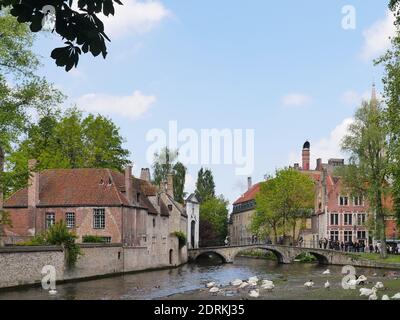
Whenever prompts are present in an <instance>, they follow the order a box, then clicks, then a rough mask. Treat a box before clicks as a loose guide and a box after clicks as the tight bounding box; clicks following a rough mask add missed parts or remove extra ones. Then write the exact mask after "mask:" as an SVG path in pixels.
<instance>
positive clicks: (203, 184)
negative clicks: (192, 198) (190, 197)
mask: <svg viewBox="0 0 400 320" xmlns="http://www.w3.org/2000/svg"><path fill="white" fill-rule="evenodd" d="M195 193H196V196H197V198H198V199H199V200H200V201H207V200H208V199H212V198H215V183H214V177H213V174H212V172H211V170H210V169H203V168H201V169H200V170H199V172H198V174H197V182H196V191H195Z"/></svg>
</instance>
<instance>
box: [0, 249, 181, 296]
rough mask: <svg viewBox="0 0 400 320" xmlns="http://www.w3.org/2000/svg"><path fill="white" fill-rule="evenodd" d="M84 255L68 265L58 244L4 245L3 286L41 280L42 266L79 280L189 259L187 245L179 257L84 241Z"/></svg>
mask: <svg viewBox="0 0 400 320" xmlns="http://www.w3.org/2000/svg"><path fill="white" fill-rule="evenodd" d="M81 251H82V256H80V257H79V259H78V261H77V262H76V264H75V266H74V267H68V266H67V263H66V260H65V254H64V252H63V250H62V248H61V247H58V246H41V247H4V248H0V289H1V288H11V287H18V286H26V285H35V284H40V283H41V281H42V277H43V275H42V273H41V272H42V268H43V267H44V266H46V265H51V266H54V267H55V270H56V278H57V281H61V282H64V281H75V280H81V279H82V280H83V279H90V278H98V277H104V276H112V275H119V274H124V273H130V272H137V271H146V270H153V269H162V268H174V267H178V266H180V265H182V264H184V263H186V262H187V254H186V248H182V249H181V252H180V254H179V259H178V260H177V261H171V257H170V256H169V253H168V252H166V253H165V254H160V255H154V256H153V255H151V253H150V251H149V250H148V248H147V247H123V246H122V245H121V244H110V245H103V244H102V245H95V244H86V245H81Z"/></svg>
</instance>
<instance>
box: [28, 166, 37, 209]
mask: <svg viewBox="0 0 400 320" xmlns="http://www.w3.org/2000/svg"><path fill="white" fill-rule="evenodd" d="M37 164H38V162H37V160H35V159H31V160H29V161H28V168H29V180H28V207H30V208H35V207H36V206H37V205H38V204H39V186H40V184H39V179H40V174H39V172H38V171H37Z"/></svg>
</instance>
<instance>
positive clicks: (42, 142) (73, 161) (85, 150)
mask: <svg viewBox="0 0 400 320" xmlns="http://www.w3.org/2000/svg"><path fill="white" fill-rule="evenodd" d="M123 142H124V140H123V138H122V137H121V135H120V133H119V129H118V128H117V127H116V126H115V124H114V123H113V122H112V121H111V120H110V119H108V118H105V117H103V116H100V115H97V116H94V115H88V116H87V117H83V115H82V113H81V112H79V111H78V110H76V109H70V110H67V111H66V112H65V113H64V114H62V113H61V112H60V111H57V110H56V111H51V112H48V113H47V114H46V115H44V116H42V117H41V118H40V119H39V121H38V123H37V124H33V125H31V127H30V128H29V130H28V134H27V137H26V138H25V139H24V140H23V141H22V142H21V143H20V145H19V148H18V149H17V150H16V151H15V152H13V153H12V154H11V155H10V156H9V159H8V167H9V173H8V175H9V179H8V180H9V185H8V193H9V192H12V191H15V190H17V189H19V188H21V187H23V186H25V185H26V183H27V180H28V177H29V171H28V168H27V162H28V160H29V159H37V160H38V162H39V164H38V167H37V169H38V170H44V169H56V168H65V169H69V168H110V169H115V170H119V171H121V170H122V168H123V166H124V165H125V164H127V163H128V162H129V160H128V158H127V157H128V156H129V151H128V150H126V149H124V148H123V147H122V143H123Z"/></svg>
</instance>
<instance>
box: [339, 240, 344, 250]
mask: <svg viewBox="0 0 400 320" xmlns="http://www.w3.org/2000/svg"><path fill="white" fill-rule="evenodd" d="M340 249H341V250H342V251H344V242H343V241H342V242H341V243H340Z"/></svg>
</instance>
